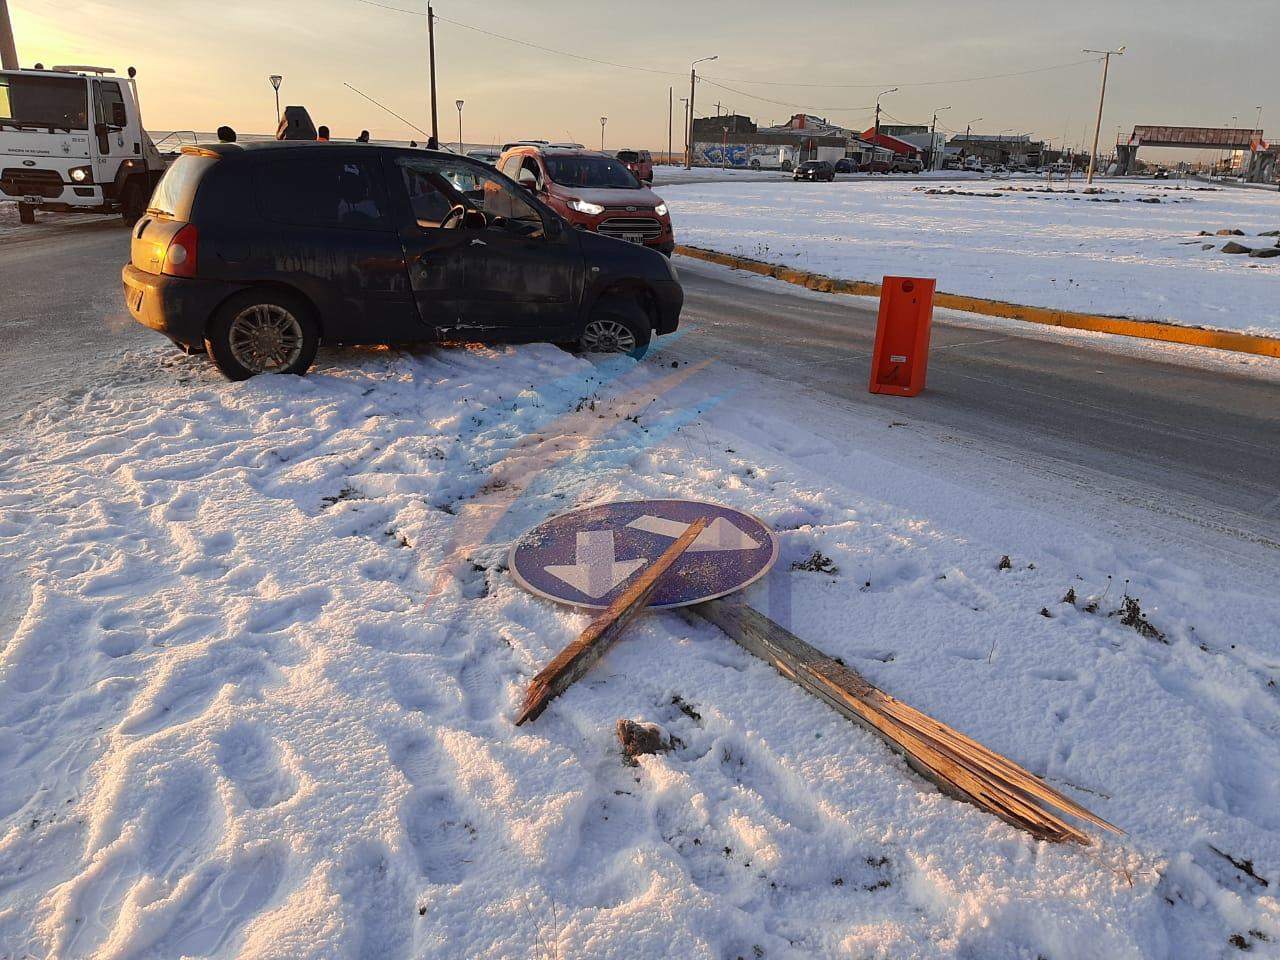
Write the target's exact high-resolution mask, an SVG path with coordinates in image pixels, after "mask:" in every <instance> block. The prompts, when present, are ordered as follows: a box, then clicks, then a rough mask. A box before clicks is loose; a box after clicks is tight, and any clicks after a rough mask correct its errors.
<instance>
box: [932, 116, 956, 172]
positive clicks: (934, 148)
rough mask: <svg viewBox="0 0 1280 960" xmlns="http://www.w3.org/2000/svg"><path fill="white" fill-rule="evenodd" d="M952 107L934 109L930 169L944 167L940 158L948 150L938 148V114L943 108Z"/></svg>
mask: <svg viewBox="0 0 1280 960" xmlns="http://www.w3.org/2000/svg"><path fill="white" fill-rule="evenodd" d="M950 109H951V108H950V107H937V108H936V109H935V110H934V111H933V122H932V123H931V124H929V169H930V170H941V169H942V166H941V165H940V164H939V163H938V160H939V158H940V156H941V154H942V153H945V152H946V151H945V150H942V151H939V150H938V149H937V147H938V114H940V113H941V112H942V111H943V110H950ZM944 139H945V138H944Z"/></svg>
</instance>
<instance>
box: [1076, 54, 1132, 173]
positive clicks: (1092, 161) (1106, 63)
mask: <svg viewBox="0 0 1280 960" xmlns="http://www.w3.org/2000/svg"><path fill="white" fill-rule="evenodd" d="M1124 51H1125V48H1124V47H1121V48H1120V49H1119V50H1084V51H1082V52H1083V53H1100V54H1102V92H1101V93H1100V94H1098V122H1097V123H1095V124H1094V127H1093V151H1092V152H1091V153H1090V154H1089V172H1088V174H1087V175H1086V176H1085V183H1093V169H1094V166H1095V165H1096V164H1097V161H1098V135H1099V134H1100V133H1102V105H1103V103H1105V102H1106V99H1107V71H1108V70H1109V69H1110V67H1111V58H1112V57H1113V56H1116V57H1122V56H1124Z"/></svg>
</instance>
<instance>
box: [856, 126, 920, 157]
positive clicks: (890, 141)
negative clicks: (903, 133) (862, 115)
mask: <svg viewBox="0 0 1280 960" xmlns="http://www.w3.org/2000/svg"><path fill="white" fill-rule="evenodd" d="M862 139H863V140H866V141H867V142H868V143H874V144H875V145H876V146H878V147H884V148H885V149H886V150H892V151H893V152H894V154H895V155H897V156H900V157H919V158H921V159H923V157H924V151H923V150H922V149H921V148H920V147H917V146H916V145H915V144H914V143H907V141H905V140H899V139H898V138H897V137H891V136H889V134H887V133H880V134H878V135H877V133H876V128H875V127H868V128H867V129H866V130H865V131H863V133H862Z"/></svg>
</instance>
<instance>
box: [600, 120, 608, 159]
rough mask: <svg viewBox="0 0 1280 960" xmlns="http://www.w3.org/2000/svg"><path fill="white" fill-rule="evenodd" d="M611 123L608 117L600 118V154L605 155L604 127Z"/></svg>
mask: <svg viewBox="0 0 1280 960" xmlns="http://www.w3.org/2000/svg"><path fill="white" fill-rule="evenodd" d="M608 122H609V118H608V117H601V118H600V152H601V153H604V125H605V124H606V123H608Z"/></svg>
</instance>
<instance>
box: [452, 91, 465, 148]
mask: <svg viewBox="0 0 1280 960" xmlns="http://www.w3.org/2000/svg"><path fill="white" fill-rule="evenodd" d="M453 102H454V103H455V104H457V106H458V156H462V153H463V149H462V104H463V101H461V100H455V101H453Z"/></svg>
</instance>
